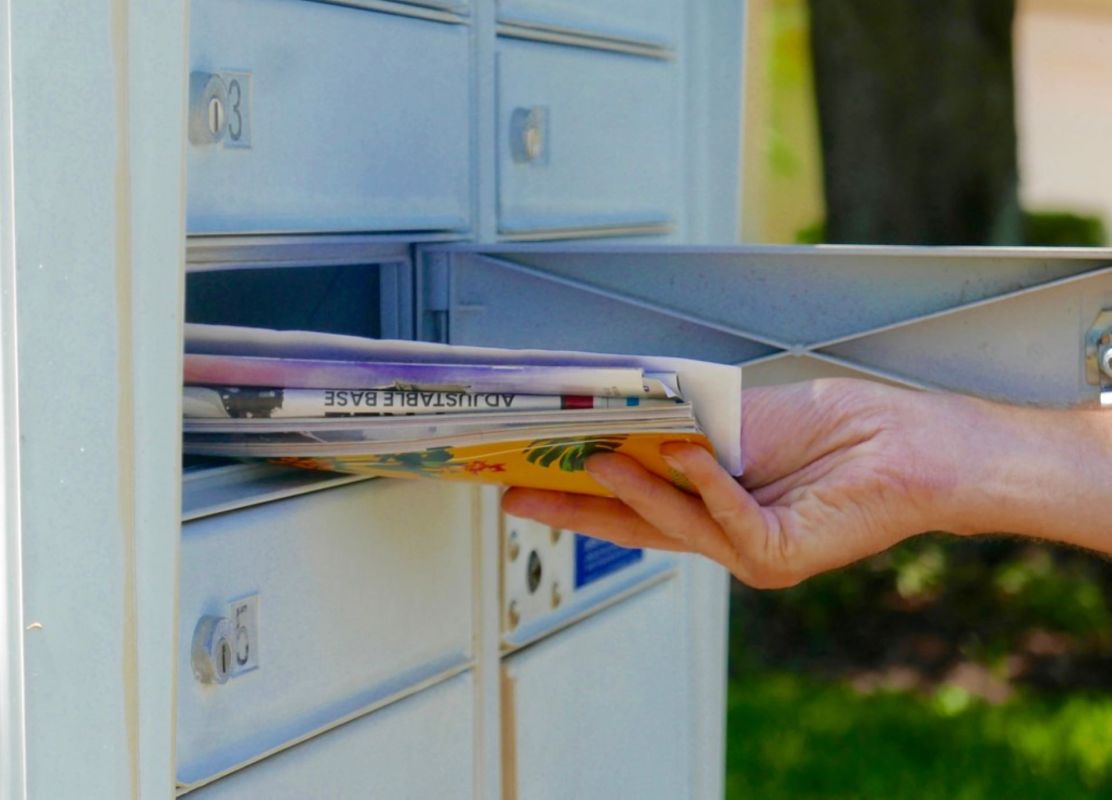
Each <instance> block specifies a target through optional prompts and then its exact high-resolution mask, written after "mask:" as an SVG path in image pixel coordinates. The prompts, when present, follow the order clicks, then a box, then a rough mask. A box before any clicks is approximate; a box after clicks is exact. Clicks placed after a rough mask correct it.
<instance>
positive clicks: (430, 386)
mask: <svg viewBox="0 0 1112 800" xmlns="http://www.w3.org/2000/svg"><path fill="white" fill-rule="evenodd" d="M185 358H186V375H185V377H186V380H185V384H186V385H185V387H184V389H183V416H184V421H183V431H184V450H185V452H186V453H187V454H191V455H206V456H225V457H234V458H248V459H265V460H268V461H272V462H276V463H281V464H287V465H290V466H296V467H299V468H303V469H315V470H329V471H336V472H347V473H355V474H363V475H374V476H388V477H409V478H439V479H449V480H467V481H479V482H488V483H500V484H506V485H514V486H528V487H534V488H543V489H557V490H562V491H572V492H580V493H586V494H596V495H607V494H609V493H608V492H607V491H606V490H605V489H604V488H603V487H601V486H599V485H598V484H596V483H595V482H594V481H593V480H592V479H591V477H590V475H589V473H587V472H586V470H585V465H586V462H587V460H588V459H589V458H590V457H591V456H592V455H595V454H598V453H622V454H625V455H628V456H630V457H632V458H634V459H636V460H637V461H638V462H640V463H641V464H642V465H644V466H645V467H646V469H648V470H650V471H652V472H654V473H655V474H657V475H660V476H661V477H664V478H666V479H668V480H670V481H672V482H673V483H674V484H675V485H677V486H680V487H681V488H685V489H689V488H690V487H688V486H687V485H686V484H685V482H684V480H683V477H682V476H681V475H678V474H676V473H675V472H674V471H672V470H670V469H669V468H668V466H667V464H666V463H664V461H663V459H662V458H661V457H660V453H659V450H660V447H661V445H663V444H665V443H668V442H690V443H694V444H698V445H700V446H702V447H705V448H707V449H708V450H709V451H711V452H713V453H714V454H715V455H716V456H717V458H718V459H719V461H720V462H721V463H722V464H723V466H724V467H726V469H728V470H729V471H730V472H731V473H732V474H734V475H738V474H740V472H741V453H740V403H741V370H740V368H738V367H732V366H727V365H720V364H710V363H707V362H699V361H691V360H686V359H677V358H656V357H644V356H629V355H607V354H598V353H579V352H570V351H542V350H506V349H498V348H479V347H461V346H454V345H440V344H429V343H422V342H405V341H390V340H372V339H363V338H359V337H351V336H340V335H336V334H323V333H315V332H304V331H272V330H264V329H256V328H240V327H231V326H215V325H194V324H190V325H187V326H186V357H185ZM493 387H498V388H493Z"/></svg>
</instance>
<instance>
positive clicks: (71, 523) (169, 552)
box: [5, 0, 186, 798]
mask: <svg viewBox="0 0 1112 800" xmlns="http://www.w3.org/2000/svg"><path fill="white" fill-rule="evenodd" d="M5 11H6V29H5V33H6V36H7V37H8V41H9V42H10V46H11V53H10V57H11V60H10V66H9V69H8V70H7V71H6V73H5V74H6V80H7V81H10V90H11V96H10V102H11V109H10V116H9V117H8V119H9V120H10V122H11V125H12V140H11V145H12V148H13V150H12V152H11V157H12V159H13V161H14V171H13V175H12V176H10V177H11V178H12V180H13V181H14V208H13V209H12V210H13V211H14V215H13V217H12V218H11V219H9V220H7V221H6V222H5V225H6V227H7V229H8V231H9V234H10V235H11V236H12V237H13V238H14V242H15V266H16V270H15V283H16V285H15V287H14V288H15V291H16V296H17V298H18V311H17V318H16V320H15V335H16V337H17V339H18V343H17V356H18V364H17V365H16V366H15V369H16V370H17V376H16V377H17V380H18V394H19V396H18V400H19V420H18V424H19V428H18V431H17V434H18V436H19V437H20V441H21V448H20V457H19V464H18V467H19V493H20V500H19V502H20V506H21V512H22V517H21V519H20V527H21V529H20V531H19V532H18V535H19V536H20V537H21V542H22V553H21V556H22V577H23V596H22V600H23V612H24V615H23V620H22V626H21V628H20V629H19V632H20V633H21V634H22V635H23V648H24V650H23V657H24V674H25V686H24V702H25V712H26V743H27V748H26V785H27V791H28V793H29V795H31V796H33V797H49V798H55V797H58V798H63V797H84V796H89V795H90V794H91V793H95V794H96V795H98V796H102V797H133V796H140V795H142V796H149V797H167V796H169V795H170V794H171V792H172V787H173V723H172V720H173V688H172V687H173V682H174V666H175V642H176V639H175V636H174V634H173V630H174V604H175V597H174V591H173V587H174V586H175V584H176V580H177V560H176V559H177V546H178V505H179V501H178V485H177V481H175V480H172V479H170V476H173V475H175V474H176V472H177V470H178V469H179V457H180V456H179V452H180V436H179V414H180V409H179V404H180V386H179V379H178V369H179V364H180V331H179V323H180V318H181V316H180V308H181V291H180V287H181V276H182V264H183V259H184V224H183V221H184V208H183V198H184V194H185V192H184V186H183V181H182V179H183V176H184V153H183V150H182V145H181V139H180V138H179V137H178V136H177V135H175V134H174V133H172V132H175V131H184V130H185V127H184V126H185V116H184V108H185V90H186V84H185V65H184V59H183V58H182V54H183V53H184V52H185V4H184V3H183V2H166V3H159V4H151V3H147V2H143V1H142V0H114V2H90V3H79V4H58V3H17V4H12V5H11V6H10V7H8V8H6V9H5ZM8 288H11V287H8ZM6 344H7V342H6ZM9 368H11V365H10V364H9V365H6V369H9ZM5 384H6V385H11V384H10V383H9V378H8V377H7V376H6V377H5Z"/></svg>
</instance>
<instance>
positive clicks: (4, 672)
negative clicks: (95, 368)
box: [0, 0, 27, 800]
mask: <svg viewBox="0 0 1112 800" xmlns="http://www.w3.org/2000/svg"><path fill="white" fill-rule="evenodd" d="M10 17H11V6H10V2H9V0H0V65H2V66H0V72H2V73H3V74H4V75H11V26H10V24H9V21H10ZM12 110H13V109H12V94H11V82H10V81H9V80H3V81H0V576H2V580H0V698H4V699H3V701H0V797H4V798H11V800H24V798H25V797H26V796H27V795H26V791H25V789H26V780H25V778H26V774H25V773H26V760H25V752H26V748H25V745H26V742H25V734H26V730H25V728H26V726H25V721H24V715H23V692H24V678H25V676H24V670H23V634H24V629H23V626H24V622H23V553H22V544H23V525H22V520H21V519H20V510H21V509H20V505H21V502H22V500H23V498H22V497H21V495H20V491H19V457H20V456H19V433H18V431H19V407H18V406H19V402H18V401H19V367H18V363H17V361H16V354H17V348H16V309H17V305H16V295H15V287H16V259H15V225H14V222H13V220H14V215H15V211H14V209H15V197H14V186H13V178H14V169H15V164H14V163H13V147H12Z"/></svg>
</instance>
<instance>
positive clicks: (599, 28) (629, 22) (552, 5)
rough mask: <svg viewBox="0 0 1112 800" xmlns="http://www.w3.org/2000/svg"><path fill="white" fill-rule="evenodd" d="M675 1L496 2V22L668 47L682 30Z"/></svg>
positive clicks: (512, 0)
mask: <svg viewBox="0 0 1112 800" xmlns="http://www.w3.org/2000/svg"><path fill="white" fill-rule="evenodd" d="M682 13H683V4H682V3H677V2H675V0H498V19H499V21H501V22H508V23H511V24H514V25H521V26H524V27H528V28H541V29H548V30H554V31H568V32H576V33H585V34H589V35H592V36H599V37H604V38H609V39H618V40H625V41H632V42H637V43H644V44H648V45H654V46H658V47H661V46H671V45H674V44H675V43H676V39H677V38H678V36H679V33H680V31H681V30H682V27H681V23H682Z"/></svg>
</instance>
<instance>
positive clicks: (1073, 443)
mask: <svg viewBox="0 0 1112 800" xmlns="http://www.w3.org/2000/svg"><path fill="white" fill-rule="evenodd" d="M919 397H920V399H919V400H918V401H917V403H918V404H920V410H921V412H922V414H923V416H925V417H926V420H925V423H926V424H925V425H924V430H926V431H930V430H935V431H944V432H945V433H944V435H940V436H937V437H931V436H924V437H920V440H919V442H920V445H919V446H920V447H921V448H925V449H934V450H938V452H934V453H930V454H929V455H928V458H930V462H929V463H932V464H934V465H936V467H938V466H939V465H944V466H942V467H941V468H942V469H947V468H948V469H949V470H951V475H950V476H949V477H950V480H948V481H941V482H939V486H940V487H941V491H940V492H939V493H938V500H937V511H938V522H939V527H942V528H944V529H947V530H952V531H953V532H955V533H966V534H976V533H1016V534H1024V535H1027V536H1037V537H1040V538H1045V539H1051V540H1055V541H1061V542H1068V543H1071V544H1075V545H1079V546H1082V547H1087V548H1091V549H1093V550H1099V551H1101V552H1105V553H1112V410H1099V409H1073V410H1050V409H1034V408H1023V407H1015V406H1005V405H1000V404H996V403H989V402H986V401H983V400H975V399H972V398H967V397H959V396H947V397H941V398H940V397H939V396H937V395H935V396H932V395H920V396H919ZM932 439H933V441H931V440H932Z"/></svg>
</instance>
